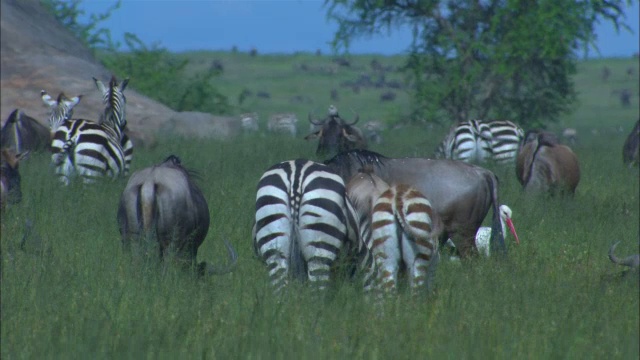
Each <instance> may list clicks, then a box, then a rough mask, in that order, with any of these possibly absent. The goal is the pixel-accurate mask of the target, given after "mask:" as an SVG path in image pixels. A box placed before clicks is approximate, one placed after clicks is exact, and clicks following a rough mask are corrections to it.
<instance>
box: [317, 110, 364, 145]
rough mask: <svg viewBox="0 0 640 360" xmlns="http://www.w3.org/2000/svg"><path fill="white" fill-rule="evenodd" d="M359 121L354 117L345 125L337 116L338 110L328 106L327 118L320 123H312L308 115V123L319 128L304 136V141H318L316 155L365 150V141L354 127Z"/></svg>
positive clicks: (360, 132) (359, 131)
mask: <svg viewBox="0 0 640 360" xmlns="http://www.w3.org/2000/svg"><path fill="white" fill-rule="evenodd" d="M359 119H360V118H359V117H358V116H357V115H356V119H355V120H354V121H353V122H351V123H347V122H345V121H344V119H342V118H341V117H340V115H339V114H338V109H337V108H336V107H335V106H333V105H330V106H329V116H328V117H327V118H325V119H324V120H322V121H321V122H316V121H314V120H313V119H312V118H311V115H309V122H310V123H311V124H313V125H316V126H320V127H321V128H320V130H318V131H315V132H313V133H311V134H309V135H307V136H305V140H313V139H319V140H318V148H317V149H316V155H334V154H337V153H338V152H342V151H348V150H351V149H366V148H367V140H366V139H365V137H364V135H363V134H362V131H361V130H360V129H358V128H357V127H355V126H354V125H355V124H356V123H357V122H358V120H359Z"/></svg>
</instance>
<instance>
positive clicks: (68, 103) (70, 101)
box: [64, 95, 82, 108]
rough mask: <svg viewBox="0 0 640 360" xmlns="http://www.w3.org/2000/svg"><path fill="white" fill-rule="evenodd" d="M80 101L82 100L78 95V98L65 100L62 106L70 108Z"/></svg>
mask: <svg viewBox="0 0 640 360" xmlns="http://www.w3.org/2000/svg"><path fill="white" fill-rule="evenodd" d="M80 100H82V95H78V96H74V97H72V98H71V99H67V100H65V102H64V104H65V105H66V106H67V107H68V108H72V107H74V106H76V105H78V103H79V102H80Z"/></svg>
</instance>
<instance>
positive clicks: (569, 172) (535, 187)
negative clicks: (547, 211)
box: [516, 130, 580, 194]
mask: <svg viewBox="0 0 640 360" xmlns="http://www.w3.org/2000/svg"><path fill="white" fill-rule="evenodd" d="M516 176H517V178H518V181H519V182H520V184H522V186H523V188H524V189H525V190H527V191H542V192H551V193H552V194H553V193H554V192H556V191H559V192H560V193H564V192H567V193H569V194H573V193H575V190H576V187H577V186H578V183H579V182H580V166H579V164H578V158H577V157H576V155H575V154H574V153H573V151H572V150H571V148H569V147H568V146H565V145H562V144H560V143H559V141H558V138H557V137H556V135H555V134H553V133H551V132H547V131H541V130H530V131H528V132H527V133H526V135H525V142H524V144H523V146H522V147H521V149H520V151H519V152H518V156H517V159H516Z"/></svg>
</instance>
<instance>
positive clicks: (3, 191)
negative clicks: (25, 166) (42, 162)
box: [0, 149, 28, 210]
mask: <svg viewBox="0 0 640 360" xmlns="http://www.w3.org/2000/svg"><path fill="white" fill-rule="evenodd" d="M27 154H28V153H22V154H16V153H15V152H14V151H13V149H2V150H1V151H0V210H4V208H5V206H6V205H7V204H17V203H19V202H20V201H21V200H22V190H21V189H20V173H19V172H18V164H19V163H20V160H21V159H23V158H24V157H25V156H26V155H27Z"/></svg>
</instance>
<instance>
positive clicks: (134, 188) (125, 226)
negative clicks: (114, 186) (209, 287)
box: [118, 155, 237, 274]
mask: <svg viewBox="0 0 640 360" xmlns="http://www.w3.org/2000/svg"><path fill="white" fill-rule="evenodd" d="M192 178H193V172H191V171H189V170H187V169H185V168H184V167H183V166H182V163H181V162H180V159H179V158H178V157H176V156H174V155H171V156H169V157H168V158H167V159H166V160H165V161H163V162H162V163H160V164H158V165H155V166H152V167H148V168H145V169H142V170H139V171H136V172H135V173H133V174H132V175H131V177H130V178H129V182H128V183H127V186H126V188H125V189H124V191H123V193H122V196H121V197H120V206H119V208H118V225H119V227H120V234H121V235H122V243H123V245H124V247H125V249H129V248H130V245H131V241H132V240H139V239H140V237H145V236H151V237H154V238H155V239H156V240H157V241H158V244H159V245H160V259H161V260H162V259H163V258H164V257H165V256H166V255H167V253H168V252H169V251H175V254H176V258H177V259H178V260H179V261H181V262H182V264H183V265H185V266H192V265H194V264H195V262H196V257H197V253H198V247H200V245H201V244H202V242H203V241H204V239H205V237H206V236H207V232H208V231H209V221H210V220H209V206H208V205H207V202H206V200H205V198H204V195H203V194H202V191H200V188H199V187H198V186H197V185H196V184H195V182H194V181H193V179H192ZM225 245H226V246H227V250H228V252H229V257H230V259H231V265H229V266H227V268H226V269H222V270H220V269H214V268H211V267H209V268H208V267H207V264H206V262H202V263H200V264H198V266H197V270H198V273H200V274H203V273H205V270H207V271H208V273H225V272H229V271H231V270H232V267H233V266H235V263H236V262H237V255H236V253H235V250H233V248H232V247H231V245H230V244H229V243H228V242H226V241H225Z"/></svg>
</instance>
